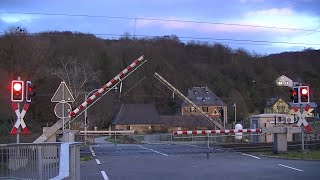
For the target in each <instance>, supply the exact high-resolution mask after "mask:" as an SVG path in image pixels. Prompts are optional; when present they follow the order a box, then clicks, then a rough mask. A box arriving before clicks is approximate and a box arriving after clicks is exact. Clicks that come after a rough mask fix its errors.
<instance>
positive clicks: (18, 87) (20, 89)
mask: <svg viewBox="0 0 320 180" xmlns="http://www.w3.org/2000/svg"><path fill="white" fill-rule="evenodd" d="M23 98H24V82H23V81H20V80H13V81H11V101H12V102H22V101H23Z"/></svg>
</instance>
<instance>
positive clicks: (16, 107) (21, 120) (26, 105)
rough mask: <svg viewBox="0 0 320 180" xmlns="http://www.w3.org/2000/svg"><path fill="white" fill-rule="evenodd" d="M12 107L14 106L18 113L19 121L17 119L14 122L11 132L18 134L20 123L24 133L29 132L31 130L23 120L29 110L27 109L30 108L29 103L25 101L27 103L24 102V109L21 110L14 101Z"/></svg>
mask: <svg viewBox="0 0 320 180" xmlns="http://www.w3.org/2000/svg"><path fill="white" fill-rule="evenodd" d="M12 108H13V110H14V112H15V113H16V115H17V121H16V123H15V124H14V126H13V128H12V130H11V132H10V134H17V131H18V128H19V126H20V125H21V127H22V132H23V133H24V134H27V133H29V130H28V128H27V125H26V123H25V122H24V120H23V118H24V116H25V115H26V112H27V110H28V108H29V103H25V104H24V106H23V109H22V111H21V112H20V111H19V108H18V106H17V103H16V102H13V103H12Z"/></svg>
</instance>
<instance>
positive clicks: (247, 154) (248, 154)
mask: <svg viewBox="0 0 320 180" xmlns="http://www.w3.org/2000/svg"><path fill="white" fill-rule="evenodd" d="M241 154H242V155H244V156H249V157H253V158H256V159H260V158H259V157H257V156H254V155H251V154H245V153H241Z"/></svg>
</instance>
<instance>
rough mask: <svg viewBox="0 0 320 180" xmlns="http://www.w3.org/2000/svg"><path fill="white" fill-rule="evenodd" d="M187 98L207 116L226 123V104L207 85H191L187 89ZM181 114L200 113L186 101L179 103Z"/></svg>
mask: <svg viewBox="0 0 320 180" xmlns="http://www.w3.org/2000/svg"><path fill="white" fill-rule="evenodd" d="M187 98H188V99H189V100H191V101H192V102H193V103H194V104H195V105H197V106H198V107H199V108H201V110H202V111H203V112H204V113H206V114H207V115H208V116H209V117H211V118H213V119H214V120H217V121H218V122H220V123H221V122H223V121H225V122H224V123H228V119H227V105H226V103H224V102H223V101H222V100H221V99H220V98H219V97H217V95H216V94H215V93H213V92H212V91H211V90H210V89H209V88H208V87H193V88H191V89H189V91H188V95H187ZM181 115H182V116H190V115H201V113H200V112H198V111H197V109H196V108H195V107H193V106H191V105H190V104H189V103H187V102H183V104H182V105H181Z"/></svg>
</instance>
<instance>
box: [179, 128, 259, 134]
mask: <svg viewBox="0 0 320 180" xmlns="http://www.w3.org/2000/svg"><path fill="white" fill-rule="evenodd" d="M241 132H243V133H261V132H262V130H261V129H228V130H191V131H173V135H189V134H190V135H191V134H192V135H197V134H228V133H241Z"/></svg>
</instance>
